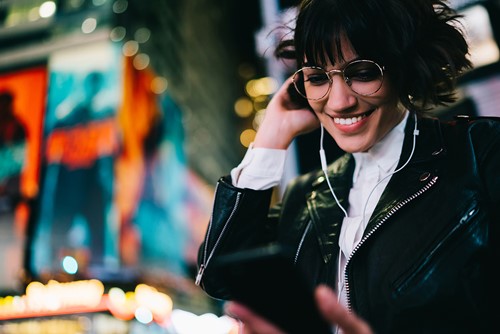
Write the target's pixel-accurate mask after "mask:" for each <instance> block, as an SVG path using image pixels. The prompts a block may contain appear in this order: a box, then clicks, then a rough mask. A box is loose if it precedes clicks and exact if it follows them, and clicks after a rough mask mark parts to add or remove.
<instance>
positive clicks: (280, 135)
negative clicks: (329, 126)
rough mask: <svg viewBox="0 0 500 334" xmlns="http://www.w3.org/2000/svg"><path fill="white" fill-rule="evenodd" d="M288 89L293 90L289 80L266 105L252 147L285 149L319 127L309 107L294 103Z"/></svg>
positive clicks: (289, 79)
mask: <svg viewBox="0 0 500 334" xmlns="http://www.w3.org/2000/svg"><path fill="white" fill-rule="evenodd" d="M290 85H292V86H290ZM289 89H295V88H294V87H293V82H292V79H291V78H288V79H287V80H286V81H285V82H284V83H283V85H282V86H281V87H280V89H279V90H278V91H277V92H276V93H275V94H274V96H273V98H272V99H271V101H270V102H269V104H268V105H267V109H266V114H265V117H264V120H263V121H262V123H261V124H260V126H259V129H258V131H257V135H256V137H255V140H254V147H265V148H274V149H287V148H288V146H289V145H290V144H291V143H292V140H293V139H294V138H295V137H296V136H298V135H300V134H303V133H307V132H311V131H312V130H314V129H316V128H318V127H319V120H318V118H317V117H316V115H315V114H314V112H312V110H311V109H310V108H309V107H304V106H300V105H298V104H297V103H296V102H294V101H293V100H292V97H291V96H290V93H289V92H288V90H289Z"/></svg>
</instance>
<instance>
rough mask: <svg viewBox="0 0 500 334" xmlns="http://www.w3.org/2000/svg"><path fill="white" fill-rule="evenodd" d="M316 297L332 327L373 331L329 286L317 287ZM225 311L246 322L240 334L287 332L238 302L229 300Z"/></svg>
mask: <svg viewBox="0 0 500 334" xmlns="http://www.w3.org/2000/svg"><path fill="white" fill-rule="evenodd" d="M315 298H316V302H317V304H318V308H319V310H320V312H321V314H322V315H323V317H324V318H325V319H326V320H327V321H328V322H329V323H331V324H332V327H333V326H338V327H339V328H340V329H341V330H342V332H343V333H344V334H372V333H373V331H372V330H371V329H370V326H369V325H368V324H367V323H366V322H365V321H363V320H362V319H360V318H359V317H358V316H357V315H355V314H353V313H351V312H349V311H348V310H347V309H346V308H345V307H343V306H342V305H340V304H339V303H338V301H337V296H336V295H335V293H334V292H333V291H332V290H331V289H330V288H329V287H327V286H319V287H317V288H316V291H315ZM225 311H226V314H228V315H229V316H231V317H234V318H236V319H238V320H240V321H241V322H242V323H243V324H244V325H243V333H240V334H285V332H283V331H282V330H280V329H279V328H278V327H276V326H274V325H273V324H272V323H270V322H268V321H267V320H266V319H264V318H262V317H260V316H259V315H257V314H255V313H254V312H252V311H251V310H250V309H248V308H247V307H246V306H244V305H242V304H239V303H237V302H233V301H231V302H228V303H227V304H226V306H225Z"/></svg>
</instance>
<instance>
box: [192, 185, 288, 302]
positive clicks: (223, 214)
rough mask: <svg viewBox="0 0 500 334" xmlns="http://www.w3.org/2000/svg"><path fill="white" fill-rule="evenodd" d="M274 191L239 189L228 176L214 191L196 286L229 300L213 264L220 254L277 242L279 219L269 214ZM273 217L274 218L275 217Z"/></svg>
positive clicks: (199, 251) (200, 254) (214, 295)
mask: <svg viewBox="0 0 500 334" xmlns="http://www.w3.org/2000/svg"><path fill="white" fill-rule="evenodd" d="M271 196H272V189H268V190H251V189H240V188H236V187H234V186H233V185H232V184H231V180H230V177H229V176H226V177H223V178H221V179H220V180H219V182H218V183H217V186H216V188H215V198H214V203H213V209H212V215H211V218H210V221H209V224H208V228H207V231H206V234H205V239H204V241H203V243H202V244H201V245H200V248H199V250H198V275H197V277H196V284H198V285H200V286H201V287H202V289H203V290H204V291H205V292H206V293H207V294H208V295H209V296H211V297H213V298H217V299H230V296H229V294H228V293H227V291H226V290H225V289H224V286H223V285H222V284H221V280H220V279H219V277H220V276H219V273H218V272H217V270H216V268H214V266H213V263H214V262H215V261H216V259H217V257H218V256H220V255H221V254H227V253H232V252H235V251H239V250H243V249H250V248H253V247H257V246H259V245H264V244H267V243H269V242H272V241H274V240H275V239H276V230H277V221H278V220H277V219H276V217H275V215H272V214H270V210H269V209H270V203H271ZM273 217H274V218H273Z"/></svg>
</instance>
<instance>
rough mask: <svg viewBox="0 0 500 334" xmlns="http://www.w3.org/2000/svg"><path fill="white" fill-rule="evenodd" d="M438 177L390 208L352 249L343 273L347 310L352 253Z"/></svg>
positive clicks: (349, 303)
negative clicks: (348, 270) (348, 273)
mask: <svg viewBox="0 0 500 334" xmlns="http://www.w3.org/2000/svg"><path fill="white" fill-rule="evenodd" d="M437 179H438V177H437V176H435V177H434V178H432V180H431V181H429V183H427V184H426V185H425V186H424V187H423V188H422V189H420V190H419V191H417V192H416V193H415V194H413V195H411V196H410V197H408V198H406V199H405V200H403V201H401V202H399V203H397V204H396V205H395V206H393V207H392V209H391V210H390V211H389V212H388V213H387V215H385V216H384V217H383V218H382V219H381V220H380V221H379V222H378V223H377V224H376V225H375V226H374V227H373V228H372V229H371V230H370V231H369V232H368V233H367V234H366V235H365V236H364V237H363V239H361V241H360V242H359V243H358V244H357V245H356V247H354V249H353V250H352V252H351V255H350V256H349V258H348V259H347V262H346V265H345V272H344V288H345V292H346V299H347V308H348V309H349V310H351V307H352V305H351V298H350V296H349V280H348V277H347V276H348V275H347V266H348V265H349V262H350V261H351V259H352V257H353V255H354V253H356V251H357V250H358V249H359V248H360V247H361V246H362V245H363V244H364V243H365V241H366V240H367V239H368V238H369V237H370V236H372V235H373V233H375V231H376V230H378V229H379V228H380V226H382V224H384V223H385V222H386V221H387V220H388V219H389V218H390V217H391V216H392V215H393V214H395V213H396V212H397V211H399V209H401V208H402V207H403V206H405V205H406V204H408V203H409V202H411V201H413V200H414V199H415V198H417V197H419V196H421V195H422V194H423V193H425V192H426V191H427V190H429V189H430V188H431V187H432V186H433V185H434V184H435V183H436V181H437Z"/></svg>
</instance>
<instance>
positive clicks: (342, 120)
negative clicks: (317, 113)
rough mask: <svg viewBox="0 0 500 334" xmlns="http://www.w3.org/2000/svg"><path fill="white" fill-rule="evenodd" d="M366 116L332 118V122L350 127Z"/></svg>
mask: <svg viewBox="0 0 500 334" xmlns="http://www.w3.org/2000/svg"><path fill="white" fill-rule="evenodd" d="M365 117H366V116H364V115H361V116H358V117H351V118H340V117H334V118H333V121H334V122H335V123H337V124H342V125H352V124H355V123H357V122H359V121H361V120H362V119H363V118H365Z"/></svg>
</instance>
